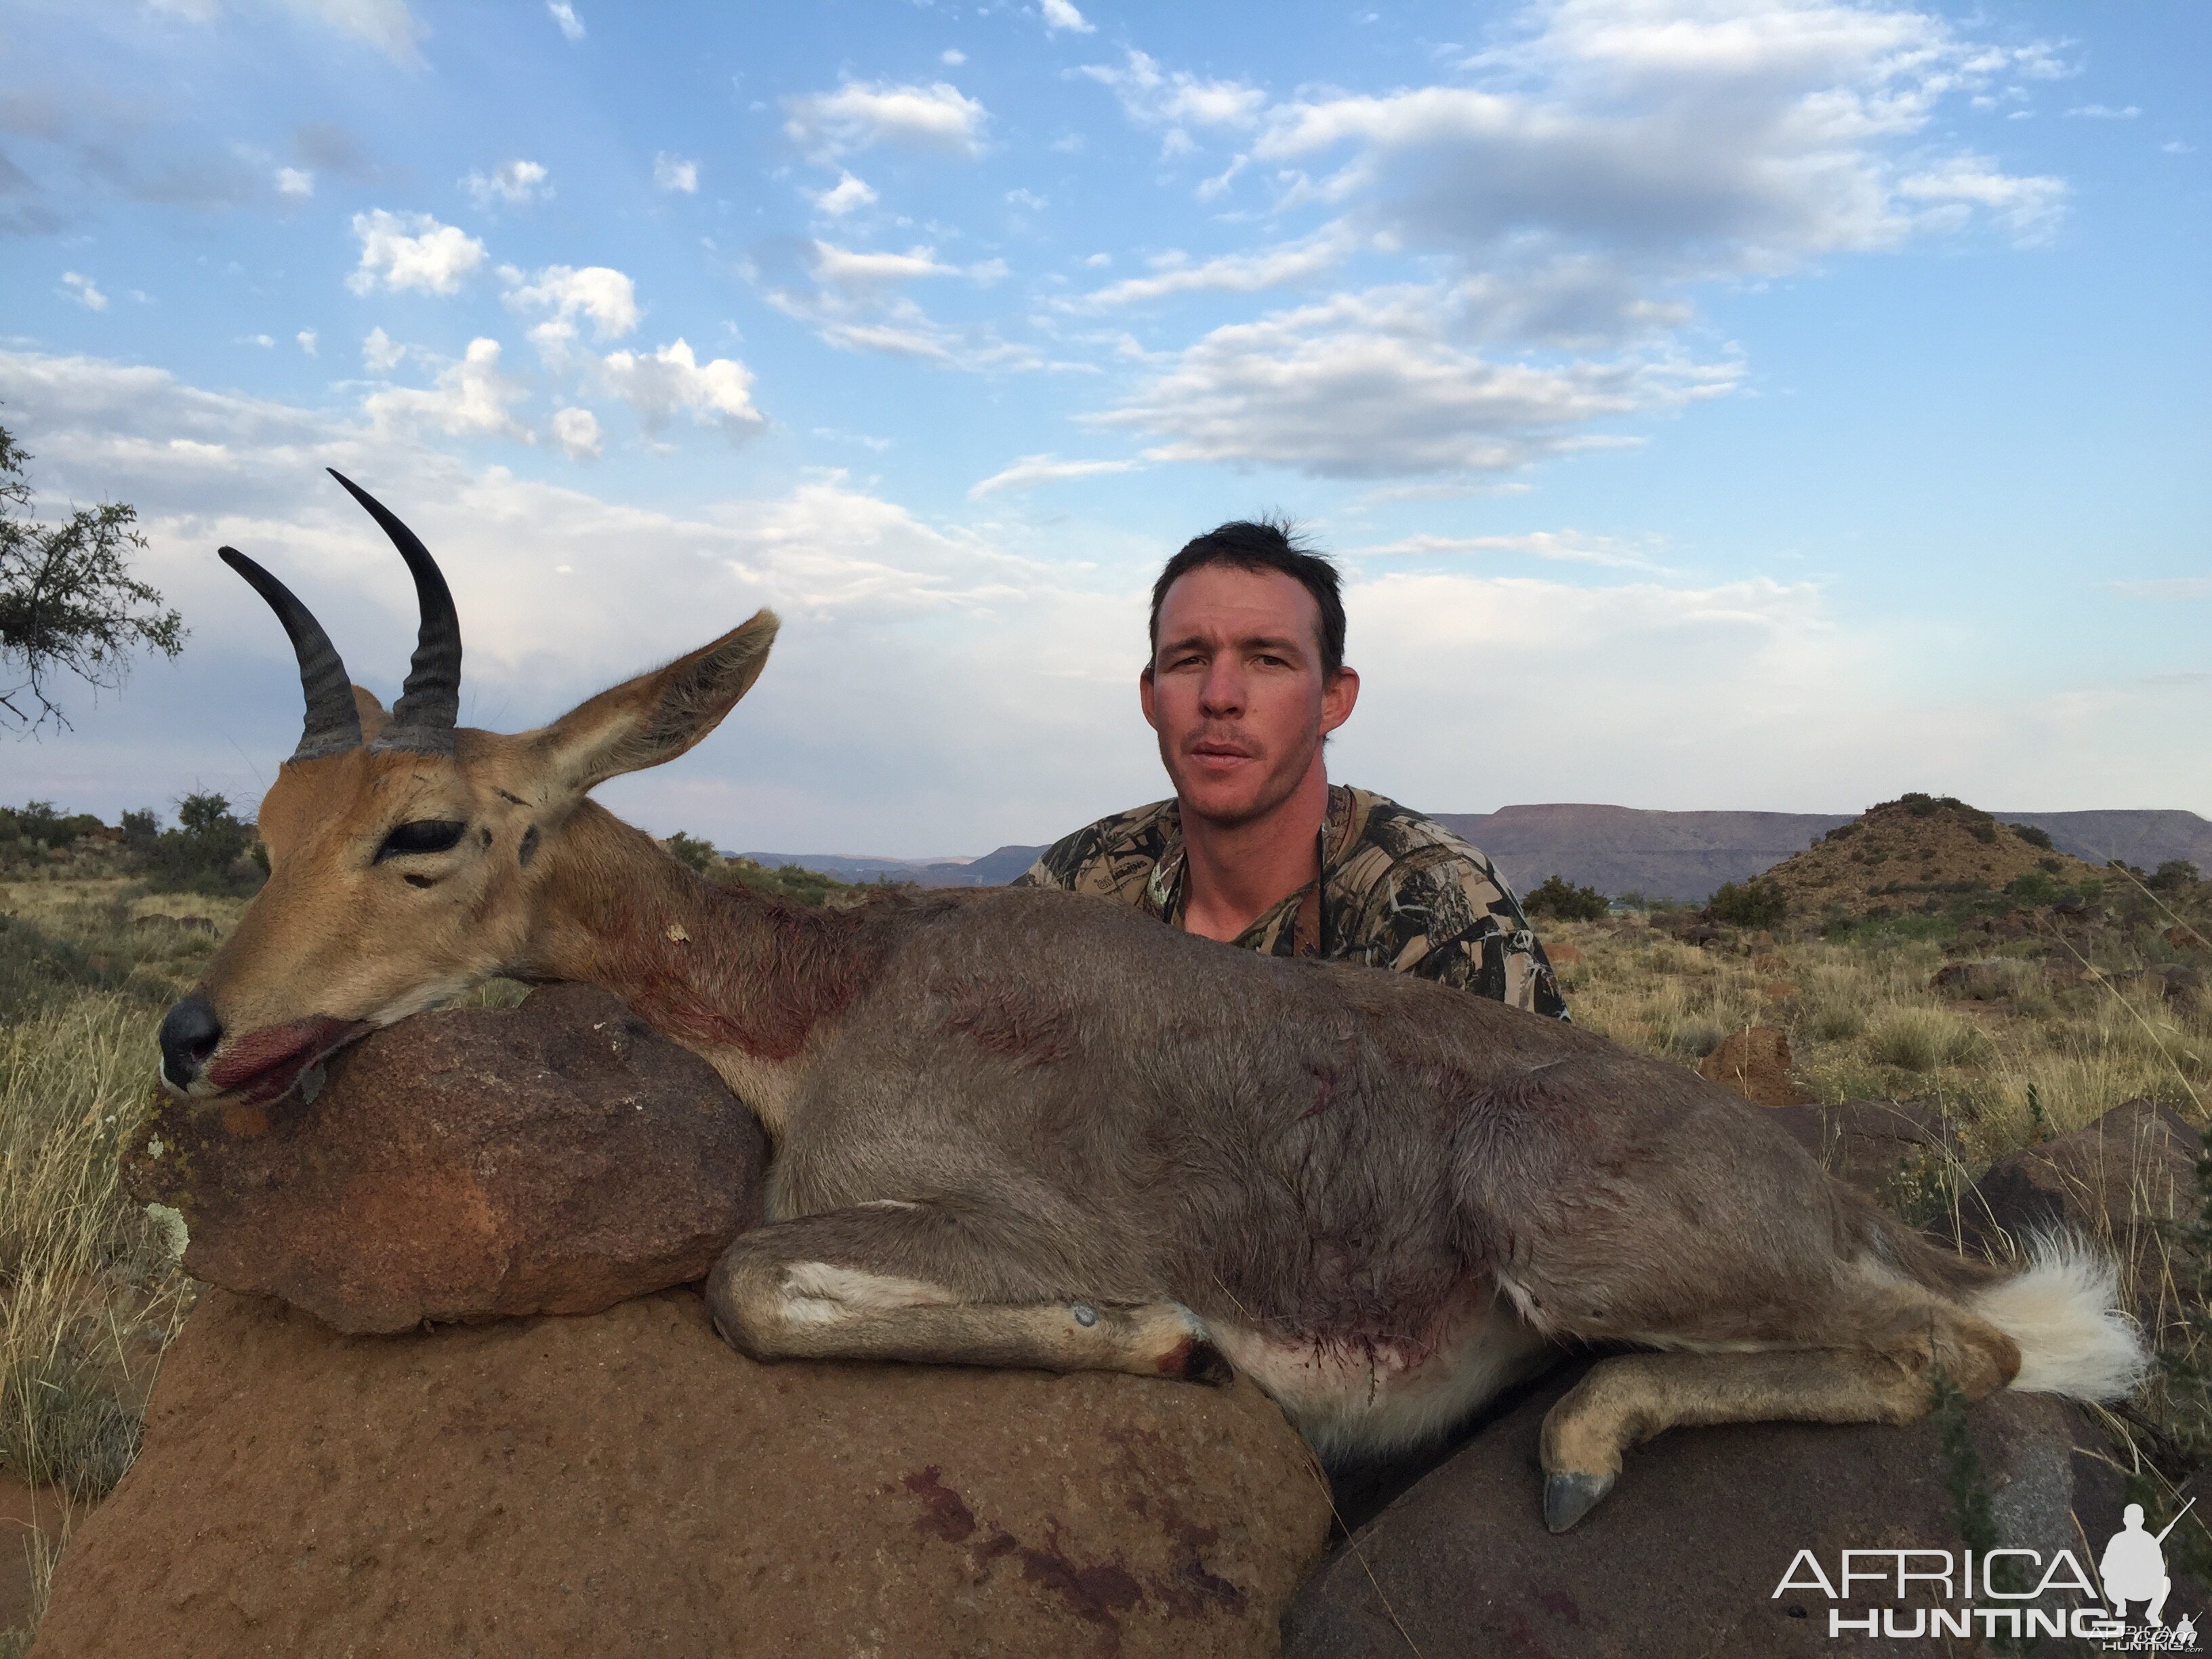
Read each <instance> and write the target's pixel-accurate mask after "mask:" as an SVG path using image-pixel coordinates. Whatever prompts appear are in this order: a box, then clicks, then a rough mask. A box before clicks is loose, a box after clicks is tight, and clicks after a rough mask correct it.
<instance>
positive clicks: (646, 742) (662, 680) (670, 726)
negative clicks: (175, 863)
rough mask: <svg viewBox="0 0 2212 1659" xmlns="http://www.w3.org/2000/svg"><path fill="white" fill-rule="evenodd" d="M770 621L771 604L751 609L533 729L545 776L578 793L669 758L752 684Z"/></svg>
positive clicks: (715, 722) (771, 630) (717, 720)
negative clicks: (707, 640)
mask: <svg viewBox="0 0 2212 1659" xmlns="http://www.w3.org/2000/svg"><path fill="white" fill-rule="evenodd" d="M778 626H780V624H779V623H778V622H777V620H776V615H775V612H774V611H756V612H754V613H753V617H752V620H751V621H750V622H748V623H744V624H742V625H741V626H739V627H737V628H733V629H731V630H730V631H729V632H728V633H726V634H725V635H722V637H721V638H720V639H719V640H716V641H714V643H713V644H712V645H707V646H702V647H700V648H699V649H698V650H696V651H694V652H693V653H691V654H690V656H688V657H678V659H676V660H675V661H674V662H672V663H671V664H669V665H668V666H667V667H665V668H660V669H656V670H654V671H653V672H652V673H650V674H641V675H639V676H638V677H637V678H635V679H634V680H625V681H624V682H623V684H620V685H617V686H616V687H615V688H613V690H608V691H602V692H600V693H599V696H596V697H593V698H592V700H591V701H590V702H585V703H580V704H579V705H578V706H577V707H576V708H572V709H570V710H569V711H568V713H567V714H563V715H562V717H561V718H560V719H559V720H556V721H554V722H553V724H552V725H550V726H547V727H546V728H545V729H544V731H543V732H539V733H538V740H537V745H536V746H537V748H538V750H539V751H540V753H541V755H542V757H543V759H544V764H545V765H546V767H547V769H548V770H549V772H550V777H549V778H548V780H547V781H548V782H549V783H550V784H551V785H552V786H553V787H555V788H556V789H561V790H565V791H567V792H568V793H571V794H576V795H580V794H582V793H584V792H585V791H586V790H588V789H590V788H592V787H593V786H594V785H596V784H599V783H603V782H605V781H606V780H607V779H609V778H611V777H615V776H617V775H619V774H621V773H623V772H636V771H641V770H642V769H644V768H646V767H648V766H658V765H659V764H660V763H662V762H663V761H672V760H674V759H675V758H676V757H678V755H680V754H682V753H684V750H687V749H689V748H690V747H691V745H692V744H696V743H697V742H698V741H699V740H700V738H703V737H705V736H706V735H707V734H708V732H711V731H713V730H714V728H715V727H716V726H720V724H721V723H722V716H723V715H725V714H728V713H729V712H730V710H731V709H732V708H735V707H736V706H737V701H738V698H739V697H742V696H744V695H745V693H746V692H747V691H749V690H751V689H752V684H753V682H754V681H755V680H757V679H758V678H760V671H761V670H762V669H763V668H764V667H766V666H767V665H768V648H769V646H770V645H772V644H773V643H774V642H775V630H776V629H777V628H778Z"/></svg>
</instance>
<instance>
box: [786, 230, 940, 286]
mask: <svg viewBox="0 0 2212 1659" xmlns="http://www.w3.org/2000/svg"><path fill="white" fill-rule="evenodd" d="M813 267H814V276H815V280H816V281H817V282H822V283H834V284H836V285H837V286H840V287H846V288H861V287H875V286H879V285H881V284H884V283H903V282H909V281H911V280H913V279H914V278H915V277H919V276H954V275H956V274H957V271H956V268H955V267H953V266H951V265H948V264H942V263H940V262H939V259H938V258H937V250H936V249H934V248H927V247H915V248H910V249H908V251H907V252H904V253H875V252H863V251H860V250H859V249H855V248H847V247H839V246H837V245H836V243H835V242H824V241H820V240H817V241H816V242H815V243H814V258H813Z"/></svg>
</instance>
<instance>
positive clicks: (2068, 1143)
mask: <svg viewBox="0 0 2212 1659" xmlns="http://www.w3.org/2000/svg"><path fill="white" fill-rule="evenodd" d="M2203 1149H2204V1137H2203V1135H2202V1134H2200V1133H2198V1132H2197V1130H2196V1129H2194V1128H2192V1127H2190V1125H2189V1124H2188V1123H2187V1122H2186V1121H2185V1120H2184V1119H2183V1118H2182V1116H2181V1115H2180V1114H2179V1112H2177V1111H2175V1110H2174V1109H2173V1108H2172V1107H2171V1106H2168V1105H2165V1104H2163V1103H2160V1102H2158V1101H2152V1100H2131V1101H2129V1102H2128V1103H2126V1104H2125V1105H2122V1106H2115V1107H2113V1108H2112V1110H2111V1111H2109V1112H2107V1113H2106V1114H2105V1115H2103V1116H2102V1117H2100V1118H2099V1119H2098V1120H2097V1121H2095V1122H2093V1123H2092V1124H2089V1125H2088V1126H2087V1127H2084V1128H2080V1129H2075V1130H2074V1131H2073V1132H2072V1133H2068V1134H2063V1135H2058V1136H2055V1137H2054V1138H2052V1139H2050V1140H2046V1141H2045V1142H2043V1143H2042V1145H2040V1146H2026V1147H2022V1148H2021V1150H2020V1151H2018V1152H2008V1153H2006V1154H2005V1155H2004V1156H2003V1157H2002V1158H1999V1159H1997V1160H1996V1162H1995V1163H1994V1164H1990V1167H1989V1169H1988V1170H1986V1171H1985V1172H1984V1175H1983V1176H1982V1178H1981V1179H1980V1180H1979V1181H1978V1182H1975V1183H1974V1185H1973V1187H1972V1188H1971V1189H1970V1190H1969V1191H1968V1192H1966V1194H1963V1195H1962V1197H1961V1199H1960V1204H1959V1218H1958V1222H1959V1225H1958V1228H1957V1233H1958V1238H1959V1242H1960V1246H1961V1248H1964V1249H1979V1250H1981V1251H1984V1253H1986V1254H1989V1255H1993V1256H2000V1257H2002V1255H2005V1254H2007V1253H2008V1249H2010V1248H2011V1247H2013V1246H2015V1245H2016V1244H2018V1243H2022V1242H2024V1241H2025V1240H2026V1239H2027V1237H2028V1236H2029V1235H2031V1234H2033V1233H2034V1232H2037V1231H2042V1230H2044V1229H2046V1228H2050V1227H2053V1226H2065V1227H2071V1228H2074V1229H2075V1230H2077V1231H2081V1232H2085V1233H2087V1234H2088V1235H2089V1237H2092V1238H2094V1239H2097V1240H2098V1241H2100V1243H2105V1244H2106V1245H2108V1246H2110V1247H2111V1248H2112V1251H2113V1253H2114V1255H2116V1256H2117V1257H2118V1261H2119V1263H2120V1270H2121V1275H2122V1279H2123V1284H2124V1291H2125V1294H2126V1296H2127V1300H2128V1304H2129V1305H2130V1307H2131V1308H2132V1309H2133V1310H2135V1313H2136V1317H2137V1318H2138V1319H2140V1320H2142V1322H2143V1328H2144V1332H2145V1334H2147V1335H2153V1336H2155V1335H2156V1334H2159V1333H2161V1332H2163V1331H2165V1330H2166V1328H2168V1326H2170V1325H2172V1323H2173V1322H2176V1321H2177V1320H2178V1319H2179V1316H2180V1314H2181V1308H2180V1305H2179V1287H2180V1286H2181V1285H2185V1284H2186V1283H2187V1279H2188V1265H2189V1264H2185V1263H2179V1262H2176V1261H2173V1260H2172V1252H2173V1249H2175V1247H2174V1246H2173V1245H2172V1243H2169V1242H2168V1241H2167V1240H2166V1238H2164V1237H2161V1236H2160V1231H2159V1229H2158V1228H2157V1226H2156V1225H2154V1223H2155V1222H2157V1221H2161V1220H2164V1221H2187V1220H2189V1219H2190V1218H2192V1217H2194V1216H2195V1215H2196V1214H2197V1207H2198V1205H2199V1203H2200V1202H2201V1199H2200V1195H2199V1194H2198V1192H2197V1158H2198V1156H2199V1154H2201V1153H2202V1152H2203Z"/></svg>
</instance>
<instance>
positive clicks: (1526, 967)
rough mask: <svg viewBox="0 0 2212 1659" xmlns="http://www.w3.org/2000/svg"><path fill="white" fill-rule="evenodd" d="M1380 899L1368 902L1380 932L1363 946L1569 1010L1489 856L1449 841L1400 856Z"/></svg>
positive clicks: (1459, 980) (1448, 980) (1518, 999)
mask: <svg viewBox="0 0 2212 1659" xmlns="http://www.w3.org/2000/svg"><path fill="white" fill-rule="evenodd" d="M1384 885H1385V889H1386V890H1385V892H1384V893H1383V894H1380V895H1377V896H1378V897H1381V898H1383V900H1384V902H1383V904H1382V905H1381V906H1379V907H1373V906H1369V907H1363V908H1365V909H1367V911H1368V914H1369V916H1370V918H1371V925H1372V926H1373V927H1374V930H1375V934H1374V938H1373V939H1372V942H1371V944H1370V945H1369V946H1368V948H1367V949H1366V950H1364V951H1362V952H1360V954H1361V955H1362V956H1364V958H1365V959H1366V960H1369V961H1371V962H1373V963H1375V964H1376V966H1378V967H1388V968H1395V969H1397V970H1398V971H1399V972H1401V973H1407V974H1414V975H1419V977H1421V978H1423V979H1432V980H1435V981H1437V982H1438V983H1439V984H1443V985H1455V986H1457V987H1459V988H1460V989H1462V990H1464V991H1472V992H1474V994H1476V995H1477V996H1486V997H1494V998H1496V999H1497V1000H1498V1001H1500V1002H1503V1003H1504V1004H1506V1005H1507V1006H1509V1007H1514V1008H1520V1009H1523V1010H1525V1011H1527V1012H1530V1013H1536V1014H1542V1015H1545V1016H1547V1017H1548V1018H1553V1019H1565V1018H1567V1004H1566V999H1565V997H1564V996H1562V995H1561V994H1560V992H1559V978H1558V976H1557V975H1555V974H1554V973H1553V970H1552V963H1551V960H1550V958H1549V957H1547V956H1546V955H1545V954H1544V947H1543V945H1542V944H1541V941H1539V940H1538V939H1537V938H1536V934H1535V931H1534V929H1533V928H1531V927H1529V926H1528V919H1527V917H1525V916H1524V915H1522V912H1521V906H1520V903H1519V902H1518V901H1517V900H1516V899H1515V897H1514V896H1513V894H1512V892H1511V890H1510V889H1509V888H1508V887H1507V886H1506V885H1505V884H1504V881H1502V880H1501V879H1499V878H1498V876H1497V874H1496V873H1495V872H1493V871H1492V870H1491V869H1490V867H1489V866H1488V864H1487V862H1486V861H1485V860H1480V858H1479V857H1477V858H1469V857H1467V856H1465V855H1463V854H1459V853H1456V852H1454V851H1452V850H1450V849H1448V848H1443V847H1431V848H1423V849H1421V850H1420V852H1419V853H1418V854H1413V856H1410V857H1407V858H1403V859H1401V860H1399V861H1398V862H1397V863H1396V864H1395V866H1393V868H1392V869H1391V871H1390V872H1389V877H1388V878H1386V882H1385V884H1384Z"/></svg>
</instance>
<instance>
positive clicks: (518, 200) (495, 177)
mask: <svg viewBox="0 0 2212 1659" xmlns="http://www.w3.org/2000/svg"><path fill="white" fill-rule="evenodd" d="M547 177H548V175H547V173H546V171H545V168H544V166H543V164H541V163H539V162H537V161H524V160H522V159H520V157H518V158H517V159H515V160H514V161H501V163H500V164H499V165H498V166H497V167H494V168H493V169H492V170H491V171H490V172H489V173H470V174H469V176H468V177H467V178H465V179H462V180H461V188H462V189H464V190H465V191H468V193H469V194H470V196H471V197H474V198H475V201H476V204H477V206H478V207H480V208H484V209H487V210H489V209H490V208H493V207H495V206H499V205H502V204H504V205H505V206H507V207H526V206H528V205H529V204H531V203H532V202H542V201H544V199H545V198H546V197H549V196H550V195H551V194H552V193H553V186H552V185H550V183H548V182H547Z"/></svg>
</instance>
